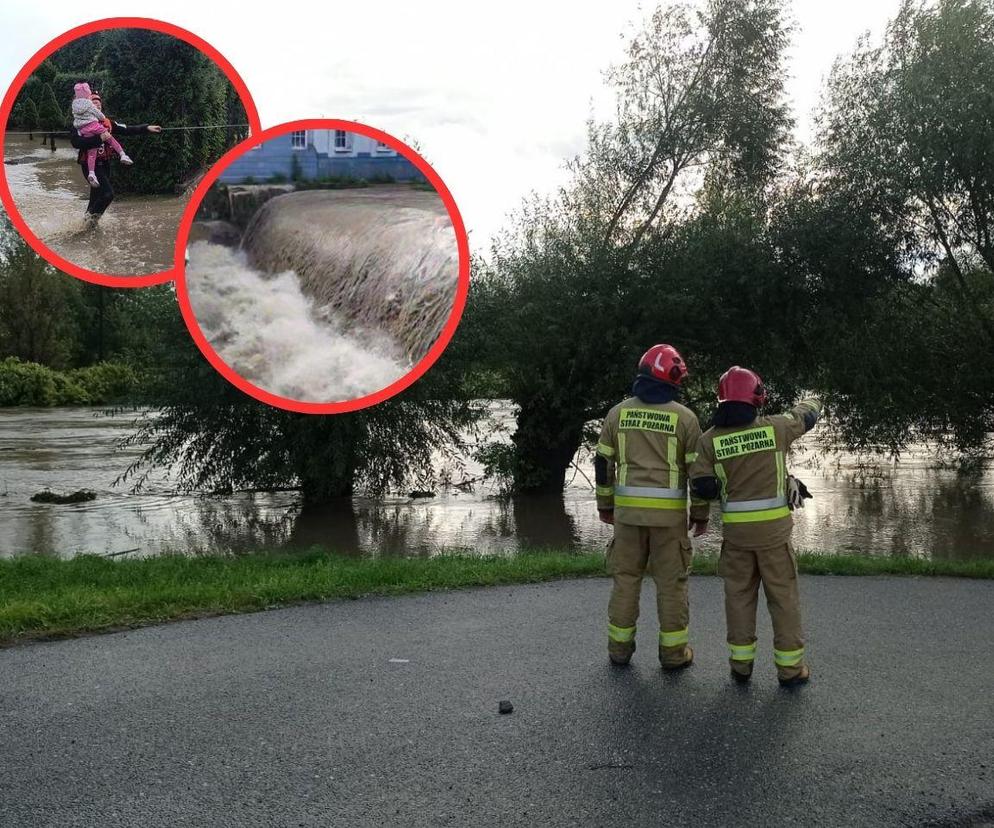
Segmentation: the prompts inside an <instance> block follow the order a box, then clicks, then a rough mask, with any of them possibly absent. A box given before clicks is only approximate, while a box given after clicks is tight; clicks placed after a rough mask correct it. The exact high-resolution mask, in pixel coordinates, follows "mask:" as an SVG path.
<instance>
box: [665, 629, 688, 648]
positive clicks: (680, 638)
mask: <svg viewBox="0 0 994 828" xmlns="http://www.w3.org/2000/svg"><path fill="white" fill-rule="evenodd" d="M688 641H690V628H689V627H684V628H683V629H682V630H673V631H672V632H663V631H662V630H660V631H659V643H660V644H661V645H662V646H663V647H679V646H680V645H681V644H686V643H687V642H688Z"/></svg>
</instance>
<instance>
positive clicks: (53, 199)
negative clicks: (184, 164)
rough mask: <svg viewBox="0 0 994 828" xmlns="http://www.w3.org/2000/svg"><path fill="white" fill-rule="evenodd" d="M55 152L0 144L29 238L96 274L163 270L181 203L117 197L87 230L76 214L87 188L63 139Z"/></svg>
mask: <svg viewBox="0 0 994 828" xmlns="http://www.w3.org/2000/svg"><path fill="white" fill-rule="evenodd" d="M137 140H145V139H143V138H138V139H137ZM56 147H57V149H56V151H55V152H54V153H53V152H52V151H51V150H49V149H48V147H42V146H41V136H40V135H36V136H35V139H34V140H33V141H32V140H29V139H28V137H27V136H25V135H8V136H6V138H5V141H4V168H3V170H4V174H5V175H6V177H7V183H8V185H9V186H10V192H11V195H12V196H13V198H14V202H15V203H16V204H17V209H18V211H19V212H20V214H21V216H22V217H23V219H24V221H25V222H26V223H27V225H28V227H30V228H31V230H32V231H33V232H34V234H35V235H36V236H38V238H40V239H41V240H42V241H43V242H44V243H45V244H46V245H47V246H48V247H49V248H50V249H51V250H53V251H55V252H56V253H58V254H59V255H60V256H62V257H63V258H65V259H68V260H69V261H71V262H73V263H74V264H77V265H79V266H80V267H84V268H86V269H88V270H93V271H96V272H98V273H108V274H111V275H115V276H141V275H145V274H149V273H158V272H160V271H163V270H170V269H171V268H172V266H173V255H174V248H175V244H176V230H177V228H178V227H179V220H180V216H181V215H182V213H183V208H184V207H185V206H186V202H187V199H186V197H170V196H128V197H126V198H125V197H121V196H118V197H117V198H116V199H115V200H114V203H113V204H111V206H110V207H109V208H107V212H106V213H105V214H104V216H103V218H102V219H101V220H100V222H99V223H98V224H97V226H96V227H95V228H89V227H88V225H87V224H86V223H85V222H84V218H83V215H84V212H85V210H86V202H87V199H88V198H89V194H90V185H89V184H87V183H86V180H85V179H84V178H83V176H82V173H81V172H80V168H79V166H78V165H77V164H76V150H74V149H73V148H72V147H70V146H69V143H68V139H67V138H61V139H59V138H56ZM116 163H117V162H116V161H114V162H112V164H116ZM113 174H114V173H113V172H112V176H113ZM112 181H113V177H112Z"/></svg>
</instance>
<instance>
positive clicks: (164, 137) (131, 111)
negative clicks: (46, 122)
mask: <svg viewBox="0 0 994 828" xmlns="http://www.w3.org/2000/svg"><path fill="white" fill-rule="evenodd" d="M100 65H101V67H102V68H103V69H105V70H106V71H107V72H108V74H109V75H110V76H111V77H112V78H114V91H113V97H112V98H111V99H109V100H108V99H105V100H104V106H105V111H106V112H107V114H108V115H114V116H116V117H118V118H120V119H121V120H123V121H125V122H127V123H131V122H151V123H159V124H163V125H168V126H171V127H180V126H203V125H211V124H225V123H227V122H228V121H227V118H228V117H229V109H230V106H229V105H230V100H229V88H230V84H229V83H228V81H227V79H226V78H225V77H224V74H223V73H222V72H221V70H220V69H219V68H218V67H217V66H216V65H215V64H214V63H213V62H212V61H211V60H210V59H209V58H208V57H207V56H206V55H204V54H203V53H201V52H200V51H199V50H197V49H196V48H194V47H193V46H190V45H188V44H186V43H184V42H183V41H180V40H178V39H176V38H174V37H170V36H168V35H164V34H161V33H159V32H152V31H149V30H146V29H116V30H111V31H108V32H106V33H104V42H103V44H102V49H101V53H100ZM244 121H245V114H244V111H242V112H241V116H240V117H239V118H238V120H237V122H238V123H243V122H244ZM227 141H228V135H227V133H226V131H225V130H224V129H197V130H180V131H173V132H164V133H162V134H161V135H158V136H155V137H147V138H142V139H140V140H135V141H132V144H133V147H134V150H133V152H134V157H135V165H134V166H133V167H129V168H122V170H121V175H120V177H119V182H120V184H121V187H122V189H124V190H131V191H136V192H142V193H167V192H175V191H176V190H177V189H178V187H179V186H180V185H181V183H182V182H183V181H184V180H185V179H186V178H188V177H189V176H190V175H191V174H193V173H195V172H196V171H198V170H201V169H203V168H205V167H207V166H209V165H210V164H211V163H213V161H215V160H216V159H217V158H219V157H220V156H221V155H222V154H223V153H224V150H225V149H226V148H227V146H228V144H227ZM131 149H132V147H131V145H129V153H130V152H131Z"/></svg>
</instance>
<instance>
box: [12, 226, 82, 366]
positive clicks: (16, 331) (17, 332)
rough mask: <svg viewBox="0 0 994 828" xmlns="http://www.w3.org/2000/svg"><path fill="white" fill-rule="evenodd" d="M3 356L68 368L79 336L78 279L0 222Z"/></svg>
mask: <svg viewBox="0 0 994 828" xmlns="http://www.w3.org/2000/svg"><path fill="white" fill-rule="evenodd" d="M0 243H2V244H3V246H4V249H3V258H2V263H0V354H2V355H10V356H15V357H19V358H21V359H23V360H26V361H29V362H39V363H44V364H46V365H51V366H53V367H56V368H60V367H65V366H67V365H68V364H69V363H70V362H71V359H72V356H73V342H74V338H75V335H76V321H75V318H74V311H75V309H76V307H77V303H78V300H79V293H78V290H79V283H78V282H77V281H76V280H75V279H73V278H72V277H70V276H67V275H66V274H64V273H60V272H59V271H57V270H56V269H55V268H53V267H51V266H50V265H48V264H47V263H46V262H45V261H44V260H43V259H41V258H40V257H39V256H37V255H36V254H35V252H34V251H33V250H31V248H29V247H28V245H27V243H26V242H25V241H24V240H23V239H22V238H21V237H20V236H19V235H17V234H16V233H15V232H14V231H13V230H12V229H11V227H10V226H9V223H8V222H7V220H6V217H4V218H3V222H2V223H0Z"/></svg>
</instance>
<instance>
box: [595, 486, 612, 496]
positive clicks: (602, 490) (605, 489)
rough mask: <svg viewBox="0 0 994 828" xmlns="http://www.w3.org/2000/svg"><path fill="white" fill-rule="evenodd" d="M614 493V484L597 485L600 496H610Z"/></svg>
mask: <svg viewBox="0 0 994 828" xmlns="http://www.w3.org/2000/svg"><path fill="white" fill-rule="evenodd" d="M613 494H614V486H597V496H598V497H610V496H611V495H613Z"/></svg>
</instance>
